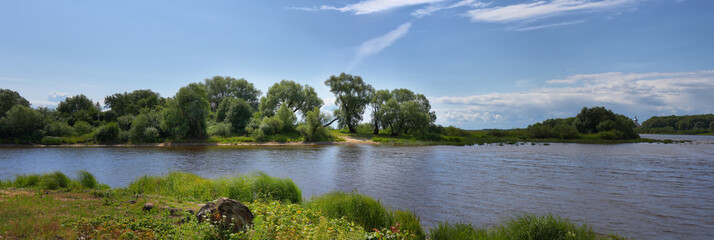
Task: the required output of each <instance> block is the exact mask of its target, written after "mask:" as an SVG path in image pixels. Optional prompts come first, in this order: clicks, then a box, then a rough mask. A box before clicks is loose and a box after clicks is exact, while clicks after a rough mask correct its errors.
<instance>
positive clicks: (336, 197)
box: [304, 192, 425, 239]
mask: <svg viewBox="0 0 714 240" xmlns="http://www.w3.org/2000/svg"><path fill="white" fill-rule="evenodd" d="M304 206H305V207H306V208H309V209H313V210H317V211H319V212H320V214H321V215H323V216H325V217H328V218H341V217H345V218H346V219H347V220H349V221H353V222H355V223H356V224H358V225H360V226H362V227H363V228H364V229H365V230H371V229H383V228H388V227H390V226H395V225H397V224H398V225H399V228H400V229H401V230H406V231H409V233H411V234H414V235H415V236H416V237H415V238H416V239H424V237H425V235H424V231H423V230H422V229H421V224H420V222H419V221H420V220H419V217H417V216H416V215H415V214H414V213H413V212H410V211H391V210H389V209H387V208H386V207H384V206H383V205H382V204H381V203H380V202H379V201H377V200H374V199H373V198H371V197H369V196H366V195H362V194H359V193H357V192H349V193H346V192H331V193H327V194H324V195H321V196H318V197H313V198H312V199H310V201H308V202H306V203H305V204H304Z"/></svg>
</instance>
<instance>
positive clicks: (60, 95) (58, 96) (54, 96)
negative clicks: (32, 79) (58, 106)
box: [47, 91, 69, 103]
mask: <svg viewBox="0 0 714 240" xmlns="http://www.w3.org/2000/svg"><path fill="white" fill-rule="evenodd" d="M67 97H69V93H65V92H57V91H51V92H50V94H48V95H47V101H49V102H54V103H57V102H61V101H64V100H65V99H67Z"/></svg>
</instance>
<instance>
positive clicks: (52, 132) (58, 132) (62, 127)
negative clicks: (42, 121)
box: [43, 122, 74, 144]
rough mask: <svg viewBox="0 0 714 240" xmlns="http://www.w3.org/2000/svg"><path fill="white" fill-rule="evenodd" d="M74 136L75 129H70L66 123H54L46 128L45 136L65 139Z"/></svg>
mask: <svg viewBox="0 0 714 240" xmlns="http://www.w3.org/2000/svg"><path fill="white" fill-rule="evenodd" d="M73 134H74V128H72V127H70V126H69V124H67V123H66V122H52V123H50V124H47V126H45V136H55V137H64V136H71V135H73ZM43 144H44V143H43Z"/></svg>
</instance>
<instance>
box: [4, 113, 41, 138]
mask: <svg viewBox="0 0 714 240" xmlns="http://www.w3.org/2000/svg"><path fill="white" fill-rule="evenodd" d="M0 126H2V128H3V129H4V131H0V133H1V134H2V136H0V137H2V138H15V139H17V140H19V141H21V142H38V141H39V140H40V138H42V135H43V131H42V129H44V128H45V118H44V117H43V116H42V114H41V113H39V112H38V111H36V110H34V109H32V108H29V107H26V106H24V105H23V104H16V105H15V106H13V107H12V108H10V110H8V111H7V113H6V116H5V117H3V118H2V119H0Z"/></svg>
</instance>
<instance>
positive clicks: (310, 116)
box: [297, 107, 330, 141]
mask: <svg viewBox="0 0 714 240" xmlns="http://www.w3.org/2000/svg"><path fill="white" fill-rule="evenodd" d="M326 121H327V116H326V115H325V114H323V113H322V112H320V108H317V107H316V108H314V109H313V110H312V111H308V112H307V115H306V116H305V124H302V125H300V126H298V127H297V131H298V132H300V135H302V136H303V137H304V138H305V140H306V141H325V140H329V139H330V133H329V132H328V131H327V128H325V126H323V124H324V123H325V122H326Z"/></svg>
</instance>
